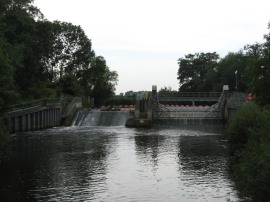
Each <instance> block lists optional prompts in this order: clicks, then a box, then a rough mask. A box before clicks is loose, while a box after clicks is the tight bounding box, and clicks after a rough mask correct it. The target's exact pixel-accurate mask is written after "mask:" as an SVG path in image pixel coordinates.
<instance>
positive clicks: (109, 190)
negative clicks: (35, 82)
mask: <svg viewBox="0 0 270 202" xmlns="http://www.w3.org/2000/svg"><path fill="white" fill-rule="evenodd" d="M91 113H92V114H91ZM104 113H106V112H104ZM104 113H102V112H100V114H98V112H95V114H94V113H93V112H87V113H85V114H84V115H82V116H80V117H81V118H80V119H81V120H77V121H75V122H74V126H72V127H59V128H53V129H48V130H43V131H35V132H27V133H20V134H14V135H13V136H12V147H13V156H12V157H11V159H10V161H9V162H8V163H5V164H3V165H1V167H0V179H1V180H0V199H1V201H120V202H121V201H123V202H126V201H134V202H135V201H138V202H139V201H140V202H141V201H147V202H148V201H160V202H161V201H162V202H163V201H184V202H185V201H187V202H189V201H190V202H191V201H214V202H215V201H238V200H239V198H238V196H237V193H236V191H235V189H234V184H233V182H232V181H231V180H230V179H229V177H228V172H227V158H226V141H225V137H224V133H223V130H222V128H221V127H214V126H207V125H203V126H181V127H180V126H178V127H173V128H171V127H153V128H151V129H133V128H126V127H124V122H123V120H125V119H126V118H127V117H128V115H127V114H126V113H123V112H114V113H113V112H111V113H108V112H107V115H104ZM117 113H118V114H117ZM98 117H99V118H98ZM102 117H103V118H102ZM116 117H118V118H117V120H118V121H116Z"/></svg>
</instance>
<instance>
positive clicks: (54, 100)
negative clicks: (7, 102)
mask: <svg viewBox="0 0 270 202" xmlns="http://www.w3.org/2000/svg"><path fill="white" fill-rule="evenodd" d="M57 103H60V99H59V98H43V99H38V100H34V101H31V102H25V103H20V104H15V105H11V106H10V112H13V111H18V110H24V109H29V108H33V107H39V106H46V105H53V104H57Z"/></svg>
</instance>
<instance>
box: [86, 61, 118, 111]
mask: <svg viewBox="0 0 270 202" xmlns="http://www.w3.org/2000/svg"><path fill="white" fill-rule="evenodd" d="M90 76H91V77H90V81H91V84H92V86H93V90H92V93H91V95H92V97H94V99H95V105H96V106H101V104H103V103H104V102H105V101H106V100H108V99H109V98H110V97H111V96H112V95H113V92H114V90H115V85H116V84H117V81H118V74H117V72H115V71H110V69H109V67H108V66H107V65H106V60H105V59H104V58H103V57H102V56H98V57H96V58H95V60H94V61H93V63H92V65H91V68H90Z"/></svg>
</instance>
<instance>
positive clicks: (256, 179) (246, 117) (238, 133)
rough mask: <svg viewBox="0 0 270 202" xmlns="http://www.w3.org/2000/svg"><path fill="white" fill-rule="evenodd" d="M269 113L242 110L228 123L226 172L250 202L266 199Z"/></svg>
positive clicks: (269, 180)
mask: <svg viewBox="0 0 270 202" xmlns="http://www.w3.org/2000/svg"><path fill="white" fill-rule="evenodd" d="M269 123H270V110H269V109H266V108H261V107H259V106H256V105H249V106H245V107H243V108H242V109H241V110H240V111H239V112H238V113H237V115H236V116H235V117H234V118H233V119H232V120H231V121H230V123H229V126H228V129H227V133H228V148H229V154H230V156H231V157H234V158H231V159H233V161H231V167H230V171H231V174H232V176H233V178H234V180H235V183H236V186H237V188H238V190H239V191H240V193H242V194H244V195H245V196H251V198H252V201H266V200H267V199H269V198H270V124H269Z"/></svg>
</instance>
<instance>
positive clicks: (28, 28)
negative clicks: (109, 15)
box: [0, 0, 118, 158]
mask: <svg viewBox="0 0 270 202" xmlns="http://www.w3.org/2000/svg"><path fill="white" fill-rule="evenodd" d="M117 79H118V75H117V72H115V71H110V69H109V67H108V66H107V65H106V60H105V59H104V58H103V57H102V56H96V55H95V52H94V51H93V49H92V43H91V40H90V39H89V38H88V37H87V36H86V34H85V33H84V31H83V29H82V28H81V27H80V26H77V25H73V24H71V23H66V22H59V21H54V22H50V21H48V20H46V19H45V18H44V16H43V14H42V13H41V12H40V11H39V9H38V8H36V7H35V6H34V5H33V0H1V1H0V158H1V156H4V153H6V150H7V149H6V146H7V144H6V142H7V141H8V140H7V137H6V133H7V132H6V131H5V124H4V122H3V121H2V119H3V117H2V116H3V114H4V113H5V112H6V111H8V110H9V108H10V106H11V105H12V104H16V103H19V102H23V101H26V100H32V99H38V98H43V97H60V95H62V94H66V95H70V96H84V97H91V98H94V100H95V105H96V106H99V105H101V104H102V103H104V102H105V101H106V100H107V99H109V98H110V96H111V95H112V94H113V93H114V90H115V85H116V84H117Z"/></svg>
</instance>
